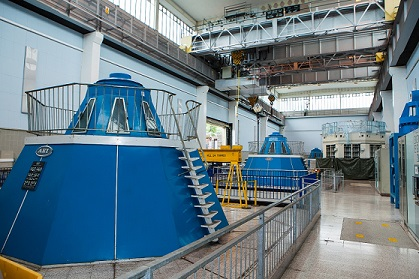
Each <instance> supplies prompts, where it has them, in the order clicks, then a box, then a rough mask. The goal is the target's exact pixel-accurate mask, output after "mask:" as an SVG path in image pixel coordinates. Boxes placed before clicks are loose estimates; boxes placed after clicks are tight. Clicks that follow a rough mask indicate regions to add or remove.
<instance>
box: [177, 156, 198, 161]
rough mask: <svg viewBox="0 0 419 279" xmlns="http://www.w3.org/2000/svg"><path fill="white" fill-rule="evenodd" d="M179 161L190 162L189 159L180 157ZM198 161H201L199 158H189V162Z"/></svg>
mask: <svg viewBox="0 0 419 279" xmlns="http://www.w3.org/2000/svg"><path fill="white" fill-rule="evenodd" d="M179 159H180V160H182V161H187V160H188V158H186V157H179ZM198 159H199V158H198V157H191V158H189V161H191V162H195V161H196V160H198Z"/></svg>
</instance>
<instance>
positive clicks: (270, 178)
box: [209, 166, 316, 204]
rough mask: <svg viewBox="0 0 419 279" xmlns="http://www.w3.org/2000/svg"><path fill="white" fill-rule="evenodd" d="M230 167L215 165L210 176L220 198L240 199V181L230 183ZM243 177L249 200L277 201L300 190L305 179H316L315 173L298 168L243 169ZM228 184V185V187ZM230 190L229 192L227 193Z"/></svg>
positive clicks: (254, 201) (254, 202)
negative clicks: (298, 169) (308, 172)
mask: <svg viewBox="0 0 419 279" xmlns="http://www.w3.org/2000/svg"><path fill="white" fill-rule="evenodd" d="M229 170H230V169H229V167H225V166H221V167H213V168H211V169H210V172H209V174H210V178H211V182H212V183H213V185H215V191H216V193H217V196H218V197H219V198H225V197H226V196H228V198H229V199H232V200H234V199H239V197H240V196H241V195H242V193H241V191H242V189H241V187H239V181H233V185H230V184H228V176H229ZM241 177H242V180H243V183H245V184H244V185H245V190H246V198H247V199H248V200H247V201H248V202H252V201H253V204H256V203H257V202H275V201H277V200H279V199H282V198H284V197H285V196H287V195H289V193H292V192H295V191H298V190H300V189H301V187H302V186H303V180H304V179H313V180H314V179H315V178H316V175H315V174H307V171H303V170H300V171H297V170H275V169H273V170H266V169H241ZM227 186H228V187H227ZM226 191H228V193H226Z"/></svg>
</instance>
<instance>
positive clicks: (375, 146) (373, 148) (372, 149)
mask: <svg viewBox="0 0 419 279" xmlns="http://www.w3.org/2000/svg"><path fill="white" fill-rule="evenodd" d="M380 148H381V144H370V158H374V154H375V151H377V150H378V149H380Z"/></svg>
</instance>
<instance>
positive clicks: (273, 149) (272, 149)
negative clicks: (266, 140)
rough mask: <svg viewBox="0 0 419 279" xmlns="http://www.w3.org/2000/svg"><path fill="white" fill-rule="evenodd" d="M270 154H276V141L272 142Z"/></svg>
mask: <svg viewBox="0 0 419 279" xmlns="http://www.w3.org/2000/svg"><path fill="white" fill-rule="evenodd" d="M269 154H275V142H271V145H270V146H269Z"/></svg>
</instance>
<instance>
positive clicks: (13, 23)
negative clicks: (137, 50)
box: [0, 1, 83, 130]
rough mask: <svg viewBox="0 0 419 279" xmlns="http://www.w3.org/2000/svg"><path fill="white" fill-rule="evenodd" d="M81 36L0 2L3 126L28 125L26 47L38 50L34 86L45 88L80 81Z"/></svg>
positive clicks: (0, 124) (0, 115) (0, 116)
mask: <svg viewBox="0 0 419 279" xmlns="http://www.w3.org/2000/svg"><path fill="white" fill-rule="evenodd" d="M82 38H83V37H82V35H81V34H79V33H77V32H75V31H72V30H70V29H67V28H65V27H62V26H61V25H59V24H57V23H55V22H52V21H50V20H48V19H45V18H43V17H40V16H39V15H37V14H35V13H32V12H30V11H28V10H25V9H23V8H21V7H19V6H16V5H15V4H13V3H11V2H9V1H2V2H0V84H1V86H0V128H9V129H24V130H26V129H27V127H28V125H27V122H28V120H27V115H26V114H24V113H22V112H21V105H22V103H21V102H22V98H21V95H22V93H23V70H24V59H25V48H26V46H29V47H32V48H34V49H37V50H38V62H37V67H36V83H35V87H36V88H42V87H46V86H51V85H59V84H64V83H68V82H78V81H79V80H80V65H81V58H82ZM33 89H35V88H33Z"/></svg>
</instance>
